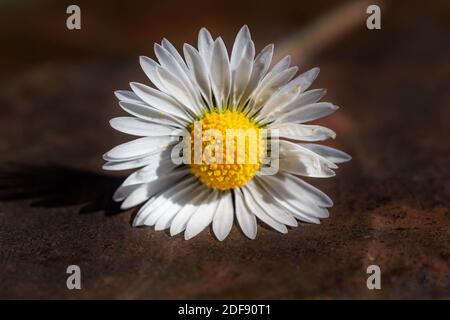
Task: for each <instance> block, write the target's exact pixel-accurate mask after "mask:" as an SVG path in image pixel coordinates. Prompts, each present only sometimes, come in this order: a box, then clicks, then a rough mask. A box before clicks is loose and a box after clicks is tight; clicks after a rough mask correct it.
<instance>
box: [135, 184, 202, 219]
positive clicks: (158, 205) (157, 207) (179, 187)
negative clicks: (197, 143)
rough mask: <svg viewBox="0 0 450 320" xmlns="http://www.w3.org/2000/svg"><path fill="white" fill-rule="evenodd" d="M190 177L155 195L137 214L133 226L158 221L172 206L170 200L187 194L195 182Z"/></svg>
mask: <svg viewBox="0 0 450 320" xmlns="http://www.w3.org/2000/svg"><path fill="white" fill-rule="evenodd" d="M192 178H193V177H192V176H190V177H188V178H185V179H183V180H181V181H179V183H176V184H173V185H171V186H169V187H168V188H167V189H163V190H162V191H161V192H160V193H158V194H157V195H155V196H154V197H153V198H152V199H150V200H149V201H148V202H147V203H145V204H144V205H143V206H142V208H141V209H140V210H139V211H138V213H137V214H136V216H135V218H134V220H133V226H140V225H153V224H154V223H155V222H156V220H157V219H158V218H159V217H160V216H161V215H163V214H164V213H165V212H166V209H167V208H168V207H169V206H170V205H171V203H172V202H171V201H170V199H172V197H174V196H176V195H177V194H179V193H180V192H185V190H186V188H188V187H189V185H190V184H192V182H193V181H194V179H192Z"/></svg>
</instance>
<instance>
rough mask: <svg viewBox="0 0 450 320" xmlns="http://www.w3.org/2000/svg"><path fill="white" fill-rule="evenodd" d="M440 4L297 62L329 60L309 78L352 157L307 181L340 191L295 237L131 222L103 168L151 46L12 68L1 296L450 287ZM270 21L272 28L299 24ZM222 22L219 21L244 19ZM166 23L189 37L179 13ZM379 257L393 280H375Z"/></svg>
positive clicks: (424, 292)
mask: <svg viewBox="0 0 450 320" xmlns="http://www.w3.org/2000/svg"><path fill="white" fill-rule="evenodd" d="M249 7H250V6H249ZM446 8H447V7H446ZM322 9H323V8H322ZM322 9H321V10H322ZM229 10H231V9H229ZM246 10H250V9H249V8H247V7H246ZM261 10H262V9H261ZM266 10H268V9H266ZM279 10H284V11H283V12H289V10H288V7H287V6H286V8H284V9H279ZM166 11H167V10H166ZM166 11H163V12H166ZM437 11H439V12H440V10H436V12H437ZM263 12H266V11H263ZM319 12H320V10H318V9H317V10H313V11H312V12H311V16H310V17H309V18H311V17H312V14H313V13H316V14H317V13H319ZM430 12H431V13H430ZM430 12H428V13H427V12H425V13H421V15H419V13H418V11H417V10H413V9H411V15H408V14H407V13H405V12H404V11H401V10H399V9H398V8H397V9H396V10H392V11H391V13H390V14H387V15H386V16H384V18H383V19H384V20H383V22H384V24H383V30H382V31H375V32H369V31H367V30H365V29H364V26H362V27H361V30H356V33H355V34H354V35H353V36H352V37H348V38H347V39H345V40H344V41H343V42H341V43H339V44H336V45H335V46H333V47H331V48H329V50H327V51H326V52H324V53H323V54H321V55H320V56H317V57H316V58H315V59H314V61H311V65H306V66H301V68H307V67H310V66H312V65H319V66H320V67H321V70H322V72H321V74H320V76H319V78H318V80H317V82H316V83H315V85H314V87H315V88H319V87H326V88H328V95H327V97H326V98H327V100H329V101H333V102H335V103H336V104H337V105H339V106H341V109H340V110H339V111H338V112H337V113H336V114H335V115H333V116H331V117H328V118H327V119H324V120H323V121H321V122H320V123H322V124H325V125H327V126H329V127H331V128H332V129H334V130H335V131H336V132H337V133H338V137H337V139H336V140H335V141H332V143H331V144H332V145H334V146H337V147H339V148H342V149H343V150H345V151H347V152H349V153H350V154H351V155H352V156H353V160H352V161H351V162H350V163H346V164H343V165H341V166H340V169H339V170H338V174H337V177H335V178H333V179H327V180H319V179H315V180H310V182H313V183H314V184H315V185H316V186H319V187H320V188H321V189H322V190H324V191H325V192H327V193H328V194H329V195H330V196H331V197H332V198H333V199H334V201H335V206H334V207H333V209H332V210H331V217H330V218H329V219H328V220H324V221H323V223H322V224H321V225H307V224H304V225H302V226H300V227H299V228H295V229H291V230H290V232H289V233H288V234H287V235H280V234H277V233H276V232H275V231H272V230H269V229H267V228H265V227H264V226H260V227H259V229H258V236H257V239H256V240H254V241H250V240H247V239H246V238H245V237H244V236H243V235H242V234H241V232H240V231H239V229H238V228H237V227H235V228H234V229H233V231H232V232H231V235H230V236H229V237H228V238H227V240H226V241H224V242H218V241H217V240H215V238H214V237H213V236H212V235H211V232H210V231H209V230H208V231H205V232H203V233H202V234H200V235H199V236H198V237H196V238H194V239H193V240H191V241H184V239H183V238H182V236H177V237H174V238H171V237H169V235H168V234H167V233H165V232H155V231H154V230H152V229H151V228H132V227H131V225H130V222H131V219H132V217H133V215H134V213H135V210H128V211H125V212H122V211H120V210H118V207H117V205H116V204H114V203H112V202H111V200H110V197H111V193H112V192H113V190H114V188H115V187H116V186H117V185H118V184H120V181H121V180H122V177H123V175H121V174H118V175H116V176H112V175H108V174H106V173H104V172H102V171H101V169H100V167H101V164H102V161H101V154H103V153H104V152H105V151H106V150H108V149H109V148H111V147H112V146H114V145H116V144H117V143H120V142H122V141H126V139H127V137H126V136H125V135H122V134H119V133H116V132H114V131H113V130H112V129H111V128H110V127H109V126H108V119H109V118H111V117H113V116H118V115H123V112H122V111H121V110H120V108H119V107H118V106H117V104H116V103H115V100H114V97H113V95H112V91H113V90H115V89H118V88H125V87H126V86H127V83H128V82H129V81H145V79H144V76H143V74H142V72H140V70H139V67H138V63H137V59H136V58H137V55H138V54H142V53H146V54H150V46H149V48H148V49H145V50H146V51H144V52H142V51H139V50H144V49H142V48H140V47H139V46H138V45H136V47H137V48H138V49H136V51H133V52H131V53H130V52H127V54H123V55H122V57H111V56H107V57H105V58H104V59H101V58H100V57H97V58H92V57H91V56H89V55H88V56H89V57H88V58H84V59H76V58H70V59H69V58H68V59H66V60H64V59H58V61H55V60H54V59H47V60H45V59H42V60H39V61H36V62H33V63H32V64H31V65H27V66H26V67H21V68H19V67H17V68H14V70H11V71H10V72H9V73H6V74H4V75H2V76H1V78H0V137H1V138H0V298H67V299H70V298H126V299H129V298H150V299H153V298H450V270H449V261H450V250H449V247H450V234H449V232H450V231H449V230H450V220H449V202H450V200H449V199H450V143H449V138H450V129H449V123H450V89H449V84H450V58H449V57H450V45H449V42H448V39H449V25H448V23H447V24H446V23H444V22H443V21H444V20H445V19H438V18H437V17H436V16H435V15H434V12H435V11H430ZM277 14H278V15H277ZM284 14H285V15H288V13H284ZM289 14H292V13H289ZM440 14H441V15H443V14H442V13H440ZM266 15H267V13H266ZM263 16H265V15H263ZM275 17H276V18H277V17H278V19H280V22H279V24H278V25H277V28H275V29H276V30H280V32H278V31H274V32H275V33H277V34H280V33H282V32H281V31H283V30H286V32H287V31H288V30H291V28H292V25H291V24H292V20H286V21H291V22H289V23H287V22H286V25H283V24H282V22H281V21H282V19H281V18H280V17H282V15H281V14H280V13H278V11H276V12H275ZM220 18H221V19H218V22H217V23H216V24H214V27H213V29H214V30H215V31H216V32H220V31H224V30H226V32H227V33H229V34H232V33H234V32H235V31H236V30H237V28H238V26H239V25H240V23H239V24H237V23H236V25H235V22H234V21H231V20H226V18H224V16H220ZM10 19H12V20H14V19H13V18H10ZM58 19H60V20H57V21H59V22H61V21H63V19H61V18H58ZM141 19H142V17H141ZM255 19H256V18H255ZM291 19H293V18H291ZM241 20H245V19H243V18H242V17H241V18H239V19H238V21H239V22H240V21H241ZM100 21H101V20H100ZM139 21H140V20H139ZM103 22H104V21H103ZM107 22H108V21H107ZM107 22H106V23H107ZM3 23H5V22H3ZM141 23H143V22H142V21H141ZM196 23H198V22H196ZM199 23H202V24H205V25H207V20H204V21H203V20H201V21H200V22H199ZM255 25H256V27H255V30H253V32H254V33H255V38H256V39H259V40H261V39H264V40H265V29H264V27H262V24H261V23H256V22H255ZM250 26H252V25H251V24H250ZM160 28H161V29H164V28H163V26H160ZM175 28H178V29H177V30H175V31H174V29H175ZM265 28H267V30H271V28H270V26H265ZM168 30H171V32H169V33H168V34H167V36H168V37H169V38H171V35H172V34H177V37H175V38H176V39H181V38H182V35H183V24H182V23H178V24H176V25H175V27H173V28H172V29H170V28H168ZM44 32H45V31H44ZM61 32H63V31H61ZM85 32H86V34H88V35H90V37H92V34H89V31H85ZM44 34H45V33H44ZM144 35H145V34H144V33H142V34H138V35H136V34H134V35H133V37H138V36H144ZM78 37H79V38H81V39H83V36H82V35H81V36H78ZM111 37H112V38H113V37H114V36H113V35H111ZM147 37H148V38H149V39H150V40H149V41H148V42H149V43H151V42H153V41H157V40H159V31H158V32H155V33H153V34H152V36H147ZM186 37H187V38H188V40H189V39H193V38H194V37H195V33H194V30H191V29H189V32H188V34H187V35H186ZM230 38H231V37H230ZM44 40H45V38H44ZM111 41H112V40H111ZM48 42H49V43H51V41H48ZM181 43H182V42H181V40H179V41H178V42H176V44H177V46H180V45H181ZM263 44H264V42H263V41H259V42H258V43H257V48H259V49H260V48H262V46H263ZM124 45H125V44H124ZM80 46H81V45H80ZM41 50H44V52H45V48H41ZM39 52H40V53H39V54H38V55H43V54H42V52H41V51H39ZM90 54H91V53H90ZM12 56H13V55H12V54H11V56H10V57H11V59H13V58H12ZM51 56H52V57H54V56H55V52H52V54H51ZM7 57H8V56H6V58H7ZM6 58H3V59H1V60H0V61H6V60H5V59H6ZM15 58H17V57H15ZM17 59H20V57H19V58H17ZM11 61H12V60H11ZM70 264H77V265H79V266H80V267H81V269H82V290H79V291H69V290H67V289H66V277H67V274H66V273H65V271H66V268H67V266H68V265H70ZM371 264H377V265H379V266H380V267H381V271H382V290H378V291H377V290H375V291H370V290H368V289H367V288H366V278H367V274H366V268H367V266H369V265H371Z"/></svg>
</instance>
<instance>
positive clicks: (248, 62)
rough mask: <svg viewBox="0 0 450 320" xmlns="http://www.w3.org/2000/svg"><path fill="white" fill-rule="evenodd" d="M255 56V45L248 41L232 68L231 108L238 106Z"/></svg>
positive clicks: (248, 79) (234, 108)
mask: <svg viewBox="0 0 450 320" xmlns="http://www.w3.org/2000/svg"><path fill="white" fill-rule="evenodd" d="M254 57H255V45H254V43H253V41H249V42H248V44H247V46H246V47H245V48H244V53H243V56H242V58H241V60H240V61H239V62H238V66H237V68H236V69H232V71H231V72H232V82H233V91H232V96H233V101H232V103H233V110H237V108H238V107H239V105H238V104H239V101H240V100H241V98H242V95H243V93H244V91H245V88H247V85H248V82H249V81H250V77H251V75H252V70H253V59H254Z"/></svg>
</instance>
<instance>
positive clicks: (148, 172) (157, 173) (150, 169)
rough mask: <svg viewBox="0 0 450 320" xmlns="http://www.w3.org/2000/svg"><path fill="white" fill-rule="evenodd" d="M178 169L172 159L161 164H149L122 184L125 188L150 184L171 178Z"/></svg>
mask: <svg viewBox="0 0 450 320" xmlns="http://www.w3.org/2000/svg"><path fill="white" fill-rule="evenodd" d="M176 167H177V165H176V164H174V163H173V162H172V159H167V160H163V161H160V162H159V163H154V164H149V165H148V166H145V167H144V168H142V169H139V170H137V171H135V172H133V173H132V174H130V175H129V176H128V178H126V179H125V181H124V182H123V183H122V185H123V186H128V185H132V184H140V183H148V182H151V181H154V180H157V179H159V178H160V177H161V176H166V175H167V176H169V175H170V174H171V173H172V172H173V171H174V169H175V168H176Z"/></svg>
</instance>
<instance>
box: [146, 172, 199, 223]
mask: <svg viewBox="0 0 450 320" xmlns="http://www.w3.org/2000/svg"><path fill="white" fill-rule="evenodd" d="M196 179H197V178H196V177H194V176H190V177H189V178H187V179H185V180H183V181H182V182H181V183H179V185H178V186H176V187H175V188H173V189H172V191H171V192H170V193H166V192H165V193H164V199H165V200H164V203H163V204H162V205H161V206H158V207H156V208H155V209H154V212H152V213H151V214H150V215H149V216H148V218H147V219H145V221H144V224H145V225H147V226H153V225H154V226H155V230H156V231H161V230H164V229H166V227H168V225H170V224H169V222H170V221H171V220H172V218H173V217H174V216H175V215H176V214H177V213H178V212H179V211H180V209H181V208H182V207H183V206H184V205H185V204H186V203H187V202H188V199H189V198H186V195H189V194H192V192H193V191H194V190H195V189H194V188H193V187H194V186H198V184H197V183H196V182H197V181H196Z"/></svg>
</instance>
